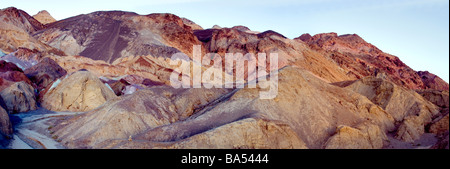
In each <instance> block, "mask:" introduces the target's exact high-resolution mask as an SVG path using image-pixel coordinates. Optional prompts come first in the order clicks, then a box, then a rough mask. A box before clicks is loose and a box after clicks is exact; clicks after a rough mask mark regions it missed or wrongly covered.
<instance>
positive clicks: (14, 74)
mask: <svg viewBox="0 0 450 169" xmlns="http://www.w3.org/2000/svg"><path fill="white" fill-rule="evenodd" d="M0 78H3V79H5V80H9V81H11V82H22V81H23V82H25V83H27V84H29V85H31V86H34V84H33V83H32V82H31V80H30V79H28V77H27V76H26V75H25V74H24V73H23V72H21V71H8V72H0Z"/></svg>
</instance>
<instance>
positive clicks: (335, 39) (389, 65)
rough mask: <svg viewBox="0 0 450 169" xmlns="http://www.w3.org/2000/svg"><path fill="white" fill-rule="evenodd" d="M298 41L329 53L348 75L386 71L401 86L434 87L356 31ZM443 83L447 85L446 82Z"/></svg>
mask: <svg viewBox="0 0 450 169" xmlns="http://www.w3.org/2000/svg"><path fill="white" fill-rule="evenodd" d="M296 40H301V41H304V42H306V43H307V44H309V46H310V47H311V48H313V49H315V50H318V51H322V52H323V53H325V54H327V55H328V56H329V57H330V58H332V59H333V60H335V61H336V63H338V64H339V66H340V67H342V68H343V69H344V70H346V71H347V72H348V73H347V74H348V75H350V76H353V77H355V78H357V79H360V78H363V77H365V76H370V75H373V76H376V75H377V74H378V73H386V74H387V76H388V79H389V80H391V81H393V82H394V83H395V84H397V85H400V86H404V87H406V88H409V89H425V88H430V87H427V86H426V85H425V84H424V82H423V81H422V78H421V77H420V76H419V74H418V73H417V72H416V71H414V70H413V69H411V68H410V67H408V66H407V65H406V64H405V63H403V62H402V61H401V60H400V59H399V58H398V57H396V56H393V55H390V54H387V53H384V52H383V51H381V50H380V49H378V48H377V47H375V46H374V45H372V44H370V43H368V42H366V41H365V40H364V39H362V38H361V37H360V36H358V35H356V34H352V35H340V36H338V35H337V34H336V33H323V34H317V35H314V36H313V37H309V36H308V35H307V34H304V35H302V36H301V37H299V38H296ZM429 86H430V85H429ZM431 86H433V87H431V88H439V87H437V86H436V85H431ZM439 86H445V84H440V85H439ZM447 86H448V84H447ZM442 88H443V87H442ZM447 90H448V87H447Z"/></svg>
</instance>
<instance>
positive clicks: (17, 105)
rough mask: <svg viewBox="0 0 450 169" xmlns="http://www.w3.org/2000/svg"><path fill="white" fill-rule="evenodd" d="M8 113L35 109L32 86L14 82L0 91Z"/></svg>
mask: <svg viewBox="0 0 450 169" xmlns="http://www.w3.org/2000/svg"><path fill="white" fill-rule="evenodd" d="M0 95H1V97H2V98H3V100H4V101H5V104H6V109H7V111H8V113H13V114H14V113H21V112H27V111H30V110H36V109H37V103H36V96H35V93H34V88H33V87H32V86H30V85H29V84H27V83H25V82H16V83H14V84H12V85H11V86H9V87H8V88H6V89H3V90H2V91H1V92H0Z"/></svg>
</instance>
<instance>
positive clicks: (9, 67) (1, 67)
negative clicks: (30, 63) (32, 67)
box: [0, 60, 23, 72]
mask: <svg viewBox="0 0 450 169" xmlns="http://www.w3.org/2000/svg"><path fill="white" fill-rule="evenodd" d="M8 71H19V72H23V71H22V69H20V68H19V67H17V66H16V65H15V64H14V63H10V62H7V61H4V60H0V72H8Z"/></svg>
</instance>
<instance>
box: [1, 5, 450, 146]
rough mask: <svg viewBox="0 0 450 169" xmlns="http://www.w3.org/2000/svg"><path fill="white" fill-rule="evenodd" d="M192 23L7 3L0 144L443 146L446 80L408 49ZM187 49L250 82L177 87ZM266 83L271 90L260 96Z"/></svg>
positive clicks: (205, 68)
mask: <svg viewBox="0 0 450 169" xmlns="http://www.w3.org/2000/svg"><path fill="white" fill-rule="evenodd" d="M190 19H195V18H190ZM190 19H187V18H182V17H179V16H176V15H173V14H167V13H156V14H148V15H139V14H137V13H134V12H125V11H98V12H93V13H88V14H82V15H77V16H73V17H70V18H66V19H62V20H58V21H55V20H54V19H52V17H51V16H50V14H48V12H46V11H41V12H39V13H38V14H37V15H35V16H33V17H32V16H30V15H28V14H27V13H26V12H25V11H22V10H20V9H17V8H14V7H10V8H6V9H2V10H1V11H0V22H1V24H0V50H1V53H0V54H1V56H0V62H1V63H2V64H0V70H2V71H1V72H0V93H2V95H1V97H0V104H1V108H0V114H1V115H0V131H1V133H0V146H1V147H6V148H8V147H15V146H17V144H16V143H14V141H15V140H11V139H10V138H11V137H13V138H19V139H20V140H23V142H24V143H26V144H27V145H29V146H30V147H32V148H51V147H64V148H257V149H258V148H264V149H266V148H280V149H281V148H290V149H292V148H294V149H297V148H298V149H304V148H312V149H318V148H330V149H351V148H356V149H382V148H448V110H449V108H448V107H449V106H448V105H449V103H448V102H449V100H448V91H449V85H448V83H446V82H445V81H443V80H442V79H441V78H439V77H438V76H436V75H434V74H432V73H430V72H427V71H415V70H413V69H411V68H410V67H409V66H408V65H406V64H405V63H404V62H402V61H401V59H400V58H401V57H406V56H400V57H397V56H394V55H391V54H389V53H386V52H384V51H382V50H381V49H379V48H377V47H376V46H374V45H372V44H370V43H369V42H366V41H365V40H364V39H363V38H362V37H360V36H359V35H356V34H347V35H338V34H337V33H321V34H317V35H313V36H312V35H310V34H302V35H301V36H299V37H298V38H295V39H289V38H287V37H286V36H284V35H282V34H280V33H278V32H276V31H274V30H267V31H263V32H258V31H253V30H251V29H250V28H248V27H246V26H243V25H239V26H234V27H230V28H227V27H219V26H214V27H213V28H211V29H206V28H205V29H204V28H202V27H201V26H200V25H198V24H196V23H195V22H194V21H193V20H190ZM194 46H196V47H201V49H200V50H199V51H194V49H197V48H195V47H194ZM195 52H199V54H200V55H201V56H202V59H211V60H212V61H210V63H216V62H217V61H222V66H223V65H224V63H226V60H225V57H226V56H225V55H226V54H227V53H231V54H234V55H233V56H232V57H233V59H235V60H236V61H244V63H245V64H244V65H243V66H242V67H238V65H234V66H233V67H232V69H231V70H228V69H225V68H224V67H222V68H220V67H214V66H213V65H202V66H201V69H200V70H201V73H205V72H211V71H214V72H218V74H220V75H223V76H226V77H228V76H230V75H233V74H235V73H237V71H238V69H239V68H244V69H246V70H248V71H246V72H245V73H244V82H255V83H256V84H257V86H258V87H257V88H249V87H248V86H247V87H244V88H237V87H233V88H229V89H228V88H207V87H205V86H202V87H200V88H174V87H172V86H171V75H173V73H179V71H182V70H181V69H180V68H179V65H174V64H173V62H174V60H172V58H171V57H172V56H173V55H174V54H176V53H178V54H185V55H186V56H187V57H186V58H184V61H185V63H188V66H187V67H185V68H191V65H193V64H196V63H195V62H194V60H193V58H194V53H195ZM208 53H214V54H216V55H214V56H212V55H206V54H208ZM236 53H243V54H244V55H242V56H241V55H238V54H236ZM272 53H275V54H277V56H278V65H276V66H273V65H271V64H272V63H268V62H267V61H266V64H269V65H270V66H271V67H270V66H269V67H266V69H261V71H259V70H258V69H257V67H251V66H249V65H251V64H256V63H258V62H262V61H261V60H259V59H252V57H250V56H252V55H254V56H257V55H260V54H266V55H267V56H270V55H271V54H272ZM245 54H249V55H245ZM183 64H184V63H183ZM258 68H259V67H258ZM191 70H192V69H190V70H189V71H186V72H185V74H180V75H179V76H175V77H178V78H180V77H181V78H182V77H188V78H190V77H192V76H193V75H194V71H191ZM256 72H258V74H259V75H261V74H263V77H265V75H267V73H271V74H270V75H269V76H268V77H270V79H271V80H274V79H272V78H278V80H277V81H264V80H260V79H257V80H255V78H256V77H254V76H252V75H254V74H255V73H256ZM260 73H261V74H260ZM172 78H173V77H172ZM233 80H234V81H237V79H233ZM253 80H255V81H253ZM271 82H274V83H271ZM183 83H188V84H191V82H183ZM248 84H249V83H247V85H248ZM264 86H269V87H274V89H276V91H277V95H276V96H275V97H274V98H272V99H260V97H259V95H260V92H264V91H266V89H265V88H264ZM3 110H4V111H3ZM12 113H17V114H14V115H13V114H12ZM24 113H25V114H26V115H23V114H24ZM9 117H13V118H11V119H19V120H18V121H21V122H20V124H19V125H15V124H13V123H11V121H10V118H9ZM11 124H12V125H11ZM38 134H39V135H38ZM43 139H44V140H45V141H43ZM9 141H11V142H13V144H12V146H11V145H10V146H8V144H7V143H8V142H9ZM16 141H17V140H16ZM19 145H20V144H19Z"/></svg>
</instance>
